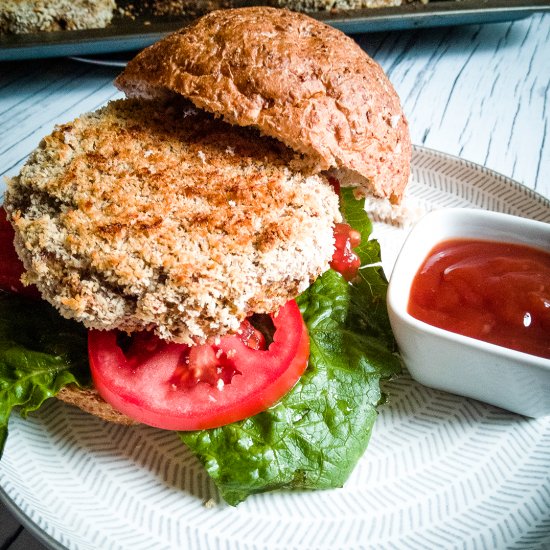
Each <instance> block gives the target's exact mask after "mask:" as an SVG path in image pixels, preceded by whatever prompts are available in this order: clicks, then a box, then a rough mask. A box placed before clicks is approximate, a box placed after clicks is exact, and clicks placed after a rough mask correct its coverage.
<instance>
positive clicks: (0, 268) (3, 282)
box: [0, 206, 40, 298]
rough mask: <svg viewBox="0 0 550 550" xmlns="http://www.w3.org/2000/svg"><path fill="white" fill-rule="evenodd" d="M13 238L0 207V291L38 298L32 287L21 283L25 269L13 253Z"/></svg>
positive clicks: (8, 223)
mask: <svg viewBox="0 0 550 550" xmlns="http://www.w3.org/2000/svg"><path fill="white" fill-rule="evenodd" d="M14 238H15V233H14V231H13V227H12V226H11V223H10V222H9V221H8V220H7V219H6V211H5V210H4V209H3V208H2V207H1V206H0V289H2V290H6V291H8V292H16V293H18V294H25V295H26V296H30V297H32V298H39V297H40V294H39V292H38V289H37V288H36V287H35V286H34V285H31V286H25V285H24V284H23V283H22V282H21V276H22V275H23V273H25V268H24V267H23V262H22V261H21V260H20V259H19V256H17V253H16V252H15V247H14V246H13V240H14Z"/></svg>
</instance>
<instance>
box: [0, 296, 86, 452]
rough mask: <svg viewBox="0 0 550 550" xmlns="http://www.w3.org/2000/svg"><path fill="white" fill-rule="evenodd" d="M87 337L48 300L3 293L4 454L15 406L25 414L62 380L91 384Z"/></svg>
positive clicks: (0, 443) (0, 405)
mask: <svg viewBox="0 0 550 550" xmlns="http://www.w3.org/2000/svg"><path fill="white" fill-rule="evenodd" d="M86 342H87V335H86V330H85V328H84V327H83V326H81V325H79V324H78V323H75V322H73V321H67V320H65V319H63V318H62V317H61V316H60V315H59V314H58V313H57V312H56V311H55V310H54V309H53V308H52V307H51V306H49V305H48V304H47V303H45V302H40V301H35V300H30V299H28V298H24V297H22V296H20V295H12V294H6V293H0V455H1V454H2V450H3V448H4V444H5V442H6V438H7V435H8V420H9V416H10V414H11V411H12V410H13V408H14V407H19V411H20V413H21V414H22V415H23V416H25V415H27V414H28V413H29V412H31V411H34V410H36V409H37V408H38V407H40V405H41V404H42V403H43V402H44V401H45V400H46V399H48V398H49V397H53V396H54V395H56V394H57V392H58V391H59V390H60V389H61V388H62V387H63V386H65V385H67V384H69V383H72V382H74V383H77V384H80V385H86V384H89V381H90V374H89V372H90V371H89V368H88V355H87V343H86Z"/></svg>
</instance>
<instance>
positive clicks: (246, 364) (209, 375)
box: [88, 300, 309, 430]
mask: <svg viewBox="0 0 550 550" xmlns="http://www.w3.org/2000/svg"><path fill="white" fill-rule="evenodd" d="M271 319H272V322H273V325H274V328H275V332H274V333H273V341H272V342H271V344H270V345H269V346H268V348H267V349H261V348H262V347H264V344H263V342H262V338H257V337H256V336H255V335H254V331H253V330H251V329H250V326H247V324H246V323H245V325H243V330H242V331H240V332H241V334H237V335H232V336H224V337H222V338H220V339H218V340H216V342H215V343H212V344H205V345H201V346H192V347H189V346H186V345H184V344H175V343H171V342H166V341H163V340H160V339H159V338H157V337H155V336H153V335H151V334H150V333H138V334H136V335H134V336H129V337H126V340H127V341H126V342H125V343H124V342H123V341H122V340H123V338H124V337H123V335H121V334H120V333H119V332H117V331H95V330H94V331H90V333H89V337H88V351H89V359H90V368H91V371H92V377H93V380H94V383H95V386H96V388H97V390H98V392H99V393H100V395H101V396H102V397H103V399H105V401H107V402H108V403H110V404H111V405H112V406H113V407H115V409H117V410H119V411H120V412H122V413H124V414H126V415H127V416H130V417H131V418H134V419H135V420H137V421H139V422H142V423H143V424H148V425H150V426H155V427H157V428H164V429H168V430H199V429H205V428H215V427H218V426H223V425H225V424H229V423H231V422H236V421H237V420H242V419H244V418H248V417H249V416H252V415H254V414H257V413H259V412H261V411H263V410H265V409H267V408H268V407H270V406H271V405H273V404H275V403H276V402H277V401H278V400H279V399H280V398H281V397H283V396H284V395H285V394H286V393H287V392H288V391H289V390H290V389H291V388H292V387H293V386H294V384H295V383H296V381H297V380H298V379H299V378H300V376H301V375H302V374H303V372H304V370H305V368H306V366H307V361H308V357H309V336H308V333H307V329H306V326H305V324H304V321H303V319H302V316H301V313H300V310H299V309H298V305H297V304H296V302H295V301H294V300H291V301H290V302H288V303H287V304H285V305H284V306H283V307H282V308H281V309H280V310H279V311H278V312H277V313H275V314H273V315H271Z"/></svg>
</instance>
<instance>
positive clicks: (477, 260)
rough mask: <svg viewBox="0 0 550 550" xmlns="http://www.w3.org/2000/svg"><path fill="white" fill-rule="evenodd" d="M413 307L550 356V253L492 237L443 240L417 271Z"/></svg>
mask: <svg viewBox="0 0 550 550" xmlns="http://www.w3.org/2000/svg"><path fill="white" fill-rule="evenodd" d="M408 312H409V313H410V314H411V315H412V316H413V317H415V318H417V319H419V320H421V321H424V322H426V323H429V324H430V325H433V326H436V327H439V328H442V329H445V330H448V331H451V332H456V333H459V334H463V335H465V336H469V337H471V338H476V339H478V340H484V341H485V342H490V343H492V344H497V345H499V346H503V347H506V348H510V349H514V350H518V351H522V352H525V353H529V354H531V355H537V356H540V357H546V358H550V253H548V252H544V251H543V250H539V249H536V248H532V247H529V246H524V245H520V244H511V243H501V242H493V241H483V240H469V239H453V240H448V241H444V242H441V243H439V244H438V245H437V246H436V247H435V248H433V249H432V251H431V252H430V253H429V254H428V257H427V258H426V260H425V261H424V263H423V265H422V266H421V268H420V269H419V271H418V273H417V274H416V275H415V278H414V280H413V284H412V288H411V294H410V298H409V304H408Z"/></svg>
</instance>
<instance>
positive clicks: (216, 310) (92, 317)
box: [5, 100, 340, 343]
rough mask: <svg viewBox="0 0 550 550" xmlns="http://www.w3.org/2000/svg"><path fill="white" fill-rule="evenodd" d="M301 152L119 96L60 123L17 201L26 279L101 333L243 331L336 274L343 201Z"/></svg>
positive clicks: (192, 336)
mask: <svg viewBox="0 0 550 550" xmlns="http://www.w3.org/2000/svg"><path fill="white" fill-rule="evenodd" d="M180 103H183V102H182V101H180ZM295 157H296V154H295V153H294V152H292V151H291V150H289V149H288V148H286V147H285V146H283V145H282V144H281V143H280V142H278V141H276V140H272V139H269V138H262V139H259V137H258V135H257V133H256V132H254V131H252V130H250V129H244V128H238V127H232V126H229V125H228V124H226V123H224V122H222V121H220V120H216V119H214V117H212V116H211V115H208V114H207V113H204V112H199V111H197V110H196V109H195V108H193V107H192V105H191V104H187V103H186V104H185V105H177V106H175V105H174V104H171V105H167V104H164V103H161V102H158V101H157V102H155V101H145V100H139V101H138V100H119V101H115V102H111V103H110V104H109V105H108V106H106V107H104V108H102V109H100V110H99V111H96V112H94V113H88V114H85V115H83V116H81V117H79V118H77V119H76V120H74V121H73V122H70V123H68V124H64V125H61V126H59V127H57V128H56V129H55V131H54V132H53V133H52V134H51V135H49V136H48V137H46V138H44V140H43V141H42V142H41V144H40V146H39V147H38V148H37V149H36V150H35V151H34V152H33V153H32V154H31V156H30V158H29V160H28V161H27V163H26V165H25V166H24V167H23V169H22V171H21V173H20V175H19V176H17V177H15V178H13V179H12V180H11V182H9V185H8V191H7V193H6V197H5V208H6V210H7V212H8V217H9V219H10V221H11V222H12V224H13V226H14V228H15V233H16V239H15V245H16V249H17V250H18V253H19V255H20V257H21V259H22V260H23V263H24V265H25V268H26V270H27V273H26V275H25V278H26V281H27V282H29V283H34V284H36V286H37V287H38V288H39V290H40V291H41V293H42V295H43V297H44V298H45V299H46V300H48V301H49V302H50V303H52V304H53V305H54V306H55V307H56V308H57V309H58V310H59V311H60V312H61V313H62V314H63V315H64V316H65V317H69V318H74V319H77V320H79V321H81V322H83V323H84V324H85V325H86V326H87V327H89V328H99V329H112V328H119V329H121V330H126V331H129V332H133V331H137V330H143V329H153V330H155V332H156V333H157V334H158V335H159V336H160V337H161V338H164V339H168V340H173V341H177V342H183V343H194V342H198V341H204V340H205V339H207V338H209V337H210V336H214V335H220V334H225V333H228V332H233V331H235V330H237V329H238V327H239V324H240V323H241V321H242V320H243V319H244V318H245V317H246V316H247V315H248V314H250V313H252V312H256V313H262V312H271V311H275V310H276V309H278V308H279V307H280V306H281V305H283V304H284V303H286V301H287V300H289V299H291V298H294V297H295V296H297V295H298V294H299V293H300V292H302V291H303V290H304V289H305V288H307V286H308V285H309V284H310V283H311V281H313V280H314V279H315V278H316V277H317V276H318V275H319V274H321V273H322V272H323V271H325V270H326V269H328V264H329V261H330V258H331V257H332V253H333V250H334V239H333V233H332V229H333V225H334V223H335V222H337V221H339V220H340V213H339V210H338V198H337V196H336V194H335V193H334V191H333V190H332V188H331V186H330V185H329V184H328V183H327V182H326V180H325V179H324V178H322V177H319V176H311V175H309V176H308V175H303V174H302V173H298V172H293V171H292V170H291V169H289V168H288V166H289V164H291V163H292V161H293V160H294V159H295Z"/></svg>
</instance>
